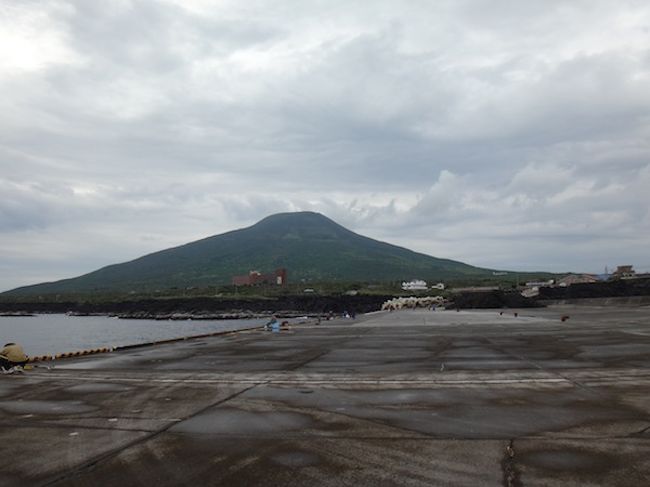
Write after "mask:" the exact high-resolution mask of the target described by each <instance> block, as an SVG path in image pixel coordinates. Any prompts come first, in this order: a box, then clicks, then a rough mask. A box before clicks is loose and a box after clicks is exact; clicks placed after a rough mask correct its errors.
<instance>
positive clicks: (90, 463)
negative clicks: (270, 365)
mask: <svg viewBox="0 0 650 487" xmlns="http://www.w3.org/2000/svg"><path fill="white" fill-rule="evenodd" d="M262 384H264V382H260V383H257V384H255V385H252V386H250V387H247V388H245V389H242V390H241V391H238V392H235V393H234V394H231V395H230V396H228V397H226V398H224V399H219V400H218V401H215V402H213V403H211V404H208V405H207V406H205V407H203V408H201V409H199V410H197V411H194V412H193V413H192V414H189V415H187V416H185V417H184V418H181V419H182V421H186V420H188V419H191V418H193V417H194V416H197V415H199V414H201V413H203V412H205V411H207V410H208V409H210V408H213V407H216V406H219V405H221V404H223V403H225V402H228V401H230V400H231V399H234V398H236V397H238V396H240V395H242V394H244V393H246V392H248V391H250V390H251V389H254V388H255V387H257V386H259V385H262ZM179 423H180V422H179V421H172V422H170V423H169V424H167V425H165V426H164V427H162V428H160V429H159V430H156V431H154V432H152V433H151V434H148V435H145V436H143V437H141V438H137V439H135V440H133V441H130V442H128V443H126V444H125V445H122V446H120V447H117V448H114V449H112V450H109V451H107V452H104V453H102V454H100V455H97V456H96V457H95V458H92V459H90V460H87V461H85V462H83V463H81V464H79V465H77V466H75V467H72V468H71V469H68V470H67V471H65V472H63V473H61V474H59V475H58V476H56V477H54V478H52V479H50V480H48V481H46V482H44V483H43V484H41V486H42V487H48V486H50V485H56V484H59V483H60V482H63V481H65V480H67V479H69V478H72V477H74V476H76V475H79V474H82V473H83V472H85V471H86V470H89V469H91V468H93V467H95V466H96V465H98V464H99V463H102V462H104V461H106V460H110V459H112V458H114V457H116V456H117V455H119V454H120V453H122V452H123V451H125V450H127V449H129V448H131V447H133V446H137V445H140V444H142V443H146V442H147V441H149V440H152V439H154V438H156V437H157V436H160V435H161V434H163V433H165V432H166V431H167V430H169V429H170V428H171V427H172V426H176V425H178V424H179Z"/></svg>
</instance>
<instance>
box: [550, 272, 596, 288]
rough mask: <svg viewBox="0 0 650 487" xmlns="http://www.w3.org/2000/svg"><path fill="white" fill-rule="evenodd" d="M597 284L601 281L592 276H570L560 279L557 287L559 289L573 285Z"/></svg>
mask: <svg viewBox="0 0 650 487" xmlns="http://www.w3.org/2000/svg"><path fill="white" fill-rule="evenodd" d="M595 282H600V279H598V277H596V276H594V275H592V274H569V275H568V276H565V277H563V278H562V279H559V280H558V281H557V285H558V286H559V287H567V286H571V285H573V284H592V283H595Z"/></svg>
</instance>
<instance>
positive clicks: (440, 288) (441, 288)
mask: <svg viewBox="0 0 650 487" xmlns="http://www.w3.org/2000/svg"><path fill="white" fill-rule="evenodd" d="M431 289H439V290H440V291H444V289H445V285H444V283H442V282H439V283H438V284H434V285H433V286H431Z"/></svg>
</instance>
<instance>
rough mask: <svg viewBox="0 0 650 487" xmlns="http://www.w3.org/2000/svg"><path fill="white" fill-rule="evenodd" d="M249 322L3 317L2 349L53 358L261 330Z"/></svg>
mask: <svg viewBox="0 0 650 487" xmlns="http://www.w3.org/2000/svg"><path fill="white" fill-rule="evenodd" d="M267 321H268V319H250V320H214V321H212V320H205V321H203V320H200V321H193V320H173V321H172V320H169V321H167V320H164V321H163V320H121V319H118V318H111V317H108V316H67V315H62V314H44V315H36V316H24V317H22V316H21V317H13V316H11V317H5V316H2V317H0V346H2V345H4V344H5V343H7V342H15V343H20V344H21V345H22V346H23V348H24V349H25V353H26V354H27V355H32V356H34V355H46V354H47V355H54V354H57V353H63V352H74V351H77V350H86V349H89V348H102V347H116V346H121V345H133V344H136V343H147V342H152V341H156V340H165V339H169V338H182V337H188V336H192V335H201V334H203V333H211V332H217V331H229V330H238V329H242V328H251V327H254V326H261V325H263V324H264V323H265V322H267Z"/></svg>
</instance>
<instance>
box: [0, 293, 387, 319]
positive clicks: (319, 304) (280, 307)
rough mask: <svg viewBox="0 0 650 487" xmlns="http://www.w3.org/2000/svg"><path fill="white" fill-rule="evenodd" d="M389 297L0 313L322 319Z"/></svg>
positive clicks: (47, 306) (56, 306) (10, 306)
mask: <svg viewBox="0 0 650 487" xmlns="http://www.w3.org/2000/svg"><path fill="white" fill-rule="evenodd" d="M391 298H392V296H384V295H377V296H374V295H369V296H366V295H361V296H359V295H357V296H347V295H343V296H282V297H280V298H277V299H227V298H173V299H142V300H133V301H115V302H105V303H102V302H71V301H68V302H56V301H43V302H30V303H25V302H23V303H20V302H0V313H6V314H9V313H11V314H44V313H67V314H70V315H74V316H90V315H109V316H116V317H118V318H125V319H126V318H128V319H154V320H168V319H172V320H174V319H176V320H184V319H193V320H219V319H240V318H260V317H265V316H269V315H272V314H274V315H276V316H278V317H279V318H293V317H298V316H306V315H307V316H321V315H327V314H329V313H333V314H341V313H343V312H345V311H347V312H350V313H367V312H370V311H376V310H379V309H381V305H382V304H383V303H384V301H386V300H388V299H391Z"/></svg>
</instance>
